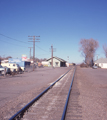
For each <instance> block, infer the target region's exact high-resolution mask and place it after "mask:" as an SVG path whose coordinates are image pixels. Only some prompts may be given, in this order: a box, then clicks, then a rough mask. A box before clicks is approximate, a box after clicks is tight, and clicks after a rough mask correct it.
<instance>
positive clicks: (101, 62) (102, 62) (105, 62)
mask: <svg viewBox="0 0 107 120" xmlns="http://www.w3.org/2000/svg"><path fill="white" fill-rule="evenodd" d="M94 64H95V65H97V66H99V67H101V68H107V58H100V59H98V60H96V61H95V62H94Z"/></svg>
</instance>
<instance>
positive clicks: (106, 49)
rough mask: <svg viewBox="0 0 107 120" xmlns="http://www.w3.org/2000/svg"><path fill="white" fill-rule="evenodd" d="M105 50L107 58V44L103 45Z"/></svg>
mask: <svg viewBox="0 0 107 120" xmlns="http://www.w3.org/2000/svg"><path fill="white" fill-rule="evenodd" d="M103 50H104V54H105V56H106V58H107V45H106V44H105V45H103Z"/></svg>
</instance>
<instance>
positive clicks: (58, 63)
mask: <svg viewBox="0 0 107 120" xmlns="http://www.w3.org/2000/svg"><path fill="white" fill-rule="evenodd" d="M47 62H48V66H52V58H49V59H47ZM53 67H66V61H65V60H63V59H61V58H58V57H53Z"/></svg>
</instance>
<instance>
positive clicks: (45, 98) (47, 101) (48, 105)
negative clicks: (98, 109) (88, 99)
mask: <svg viewBox="0 0 107 120" xmlns="http://www.w3.org/2000/svg"><path fill="white" fill-rule="evenodd" d="M75 71H76V67H73V68H72V69H70V70H69V71H67V72H66V73H65V74H64V75H62V76H61V77H60V78H59V79H57V80H56V81H55V82H54V83H52V84H51V85H50V86H49V87H48V88H47V89H45V90H44V91H43V92H42V93H41V94H39V95H38V96H37V97H36V98H34V99H33V100H32V101H31V102H29V103H28V104H27V105H26V106H25V107H23V108H22V109H21V110H20V111H19V112H17V113H16V114H15V115H13V116H12V117H11V118H10V119H9V120H20V119H21V120H65V119H69V120H70V118H71V117H72V116H73V118H75V116H76V115H75V114H74V113H73V114H71V112H70V111H69V110H72V108H71V109H70V108H69V106H70V102H69V99H72V98H71V97H70V94H71V88H72V85H73V80H74V76H75ZM76 94H77V95H78V92H76ZM74 96H75V95H74ZM74 99H76V98H73V100H74ZM70 101H71V100H70ZM74 101H75V100H74ZM77 106H79V105H77ZM74 111H75V110H74ZM80 112H81V111H80ZM77 117H78V116H77ZM80 117H81V116H80ZM78 118H79V117H78ZM71 120H72V119H71ZM79 120H80V119H79Z"/></svg>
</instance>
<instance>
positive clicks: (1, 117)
mask: <svg viewBox="0 0 107 120" xmlns="http://www.w3.org/2000/svg"><path fill="white" fill-rule="evenodd" d="M69 69H70V68H67V67H62V68H54V69H52V68H51V67H50V68H48V67H45V68H38V69H36V70H35V71H33V72H30V73H29V72H26V73H24V74H18V75H15V76H13V77H12V76H8V77H1V78H0V120H7V119H9V118H10V117H11V116H12V115H14V114H15V113H16V112H18V111H19V110H20V109H21V108H22V107H24V106H25V105H26V104H27V103H29V102H30V101H31V100H32V99H34V98H35V97H36V96H37V95H38V94H40V93H41V92H42V91H43V90H45V89H46V88H47V87H48V86H49V85H50V84H51V83H53V82H54V81H55V80H57V79H58V78H59V77H60V76H61V75H62V74H64V73H65V72H67V71H68V70H69Z"/></svg>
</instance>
